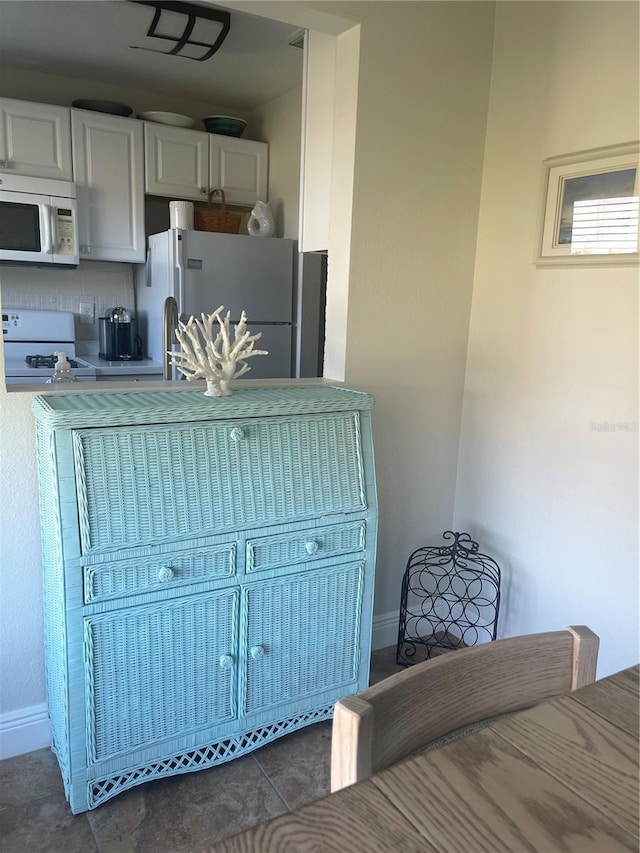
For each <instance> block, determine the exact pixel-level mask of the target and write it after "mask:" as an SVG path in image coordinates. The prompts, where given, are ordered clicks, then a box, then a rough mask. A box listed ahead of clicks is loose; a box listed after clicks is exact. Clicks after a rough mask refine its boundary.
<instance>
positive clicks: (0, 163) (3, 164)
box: [0, 160, 9, 169]
mask: <svg viewBox="0 0 640 853" xmlns="http://www.w3.org/2000/svg"><path fill="white" fill-rule="evenodd" d="M8 168H9V161H8V160H0V169H8Z"/></svg>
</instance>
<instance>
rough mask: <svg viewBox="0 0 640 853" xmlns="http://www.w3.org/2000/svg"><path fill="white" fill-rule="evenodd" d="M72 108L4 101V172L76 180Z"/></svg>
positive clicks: (0, 138)
mask: <svg viewBox="0 0 640 853" xmlns="http://www.w3.org/2000/svg"><path fill="white" fill-rule="evenodd" d="M69 114H70V110H69V108H68V107H56V106H50V105H48V104H34V103H31V101H15V100H13V99H11V98H0V171H6V172H13V173H14V174H16V175H31V176H33V177H35V178H54V179H57V180H61V181H71V180H73V170H72V165H71V123H70V118H69Z"/></svg>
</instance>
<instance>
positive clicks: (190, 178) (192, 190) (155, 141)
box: [144, 122, 209, 199]
mask: <svg viewBox="0 0 640 853" xmlns="http://www.w3.org/2000/svg"><path fill="white" fill-rule="evenodd" d="M144 151H145V176H146V177H145V191H146V192H148V193H150V194H151V195H162V196H172V197H176V198H193V199H202V197H203V196H204V195H205V194H206V192H207V188H208V186H209V134H208V133H205V132H204V131H199V130H185V129H184V128H182V127H166V126H164V125H160V124H151V123H150V122H145V125H144Z"/></svg>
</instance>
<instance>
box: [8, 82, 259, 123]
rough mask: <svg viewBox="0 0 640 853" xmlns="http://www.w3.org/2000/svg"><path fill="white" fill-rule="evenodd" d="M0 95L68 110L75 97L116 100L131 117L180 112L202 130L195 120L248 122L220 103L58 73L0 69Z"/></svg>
mask: <svg viewBox="0 0 640 853" xmlns="http://www.w3.org/2000/svg"><path fill="white" fill-rule="evenodd" d="M0 95H2V97H4V98H18V99H19V100H24V101H37V102H39V103H42V104H59V105H60V106H63V107H70V106H71V102H72V101H75V100H76V98H96V99H102V100H108V101H118V102H120V103H123V104H128V105H129V106H130V107H131V108H132V109H133V113H134V115H135V114H137V113H141V112H146V111H148V110H166V111H168V112H174V113H180V114H181V115H187V116H190V117H191V118H194V119H196V122H198V124H196V128H195V129H196V130H204V128H203V127H202V125H201V124H199V120H200V119H201V118H202V117H203V116H209V115H219V114H221V115H233V116H238V117H240V118H244V119H247V120H248V115H247V113H246V112H243V111H242V110H236V109H234V108H233V107H231V106H225V105H224V104H213V103H209V102H207V101H199V100H192V99H190V98H183V97H181V96H180V95H173V94H171V93H169V92H151V91H148V90H147V89H137V88H135V87H134V86H132V87H129V86H116V85H114V84H113V83H100V82H99V81H98V80H91V81H90V82H87V81H86V80H80V79H78V78H76V77H67V76H64V75H61V74H45V73H44V72H42V71H26V70H24V69H17V68H12V69H11V71H8V70H7V69H6V68H0ZM252 130H253V128H252V127H251V126H248V127H247V129H246V131H245V136H246V137H247V138H248V139H253V138H255V137H254V136H253V134H252Z"/></svg>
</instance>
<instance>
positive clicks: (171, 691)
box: [84, 588, 239, 762]
mask: <svg viewBox="0 0 640 853" xmlns="http://www.w3.org/2000/svg"><path fill="white" fill-rule="evenodd" d="M238 597H239V596H238V589H237V588H234V589H232V590H226V591H225V592H224V593H220V592H218V593H208V594H203V595H194V596H187V597H185V598H179V599H176V600H169V601H161V602H157V603H154V604H146V605H140V606H137V607H129V608H126V609H122V610H116V611H113V612H110V613H102V614H99V615H96V616H91V617H87V618H86V619H85V641H84V655H85V661H84V665H85V691H86V693H85V695H86V713H87V719H86V727H87V747H88V754H89V760H90V761H91V762H97V761H103V760H105V759H107V758H109V757H111V756H115V755H119V754H122V753H125V752H129V751H132V750H135V749H139V748H141V747H148V746H151V745H153V744H154V743H157V742H160V741H163V740H165V739H167V738H171V737H175V736H178V735H181V734H186V733H188V732H196V731H198V730H199V729H203V728H207V727H210V726H213V725H216V724H218V723H223V722H225V721H228V720H233V719H234V718H235V717H236V714H237V702H236V681H237V678H236V673H237V670H236V656H235V649H236V643H237V613H238Z"/></svg>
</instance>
